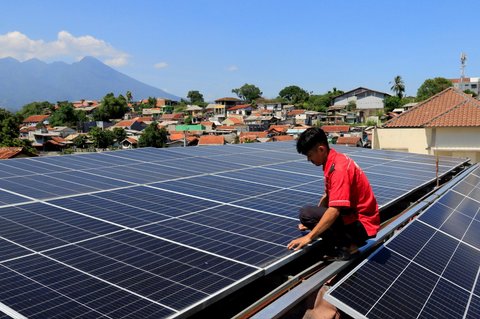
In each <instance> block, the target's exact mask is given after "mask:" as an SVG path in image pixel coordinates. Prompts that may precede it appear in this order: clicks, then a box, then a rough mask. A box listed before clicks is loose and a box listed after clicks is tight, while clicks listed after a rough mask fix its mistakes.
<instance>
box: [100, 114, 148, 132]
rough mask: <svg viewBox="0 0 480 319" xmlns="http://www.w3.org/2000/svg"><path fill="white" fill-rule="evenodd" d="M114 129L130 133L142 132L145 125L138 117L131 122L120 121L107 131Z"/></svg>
mask: <svg viewBox="0 0 480 319" xmlns="http://www.w3.org/2000/svg"><path fill="white" fill-rule="evenodd" d="M115 127H121V128H123V129H125V130H131V131H143V130H144V129H145V128H146V127H147V124H146V123H144V122H143V121H141V120H140V119H139V118H138V117H136V118H134V119H131V120H123V121H120V122H118V123H116V124H115V125H113V126H111V127H110V128H109V129H110V130H113V129H114V128H115Z"/></svg>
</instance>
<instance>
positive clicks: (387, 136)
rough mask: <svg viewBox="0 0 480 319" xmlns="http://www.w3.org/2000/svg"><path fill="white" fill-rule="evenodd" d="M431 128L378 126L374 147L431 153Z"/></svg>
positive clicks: (373, 139) (374, 134) (375, 131)
mask: <svg viewBox="0 0 480 319" xmlns="http://www.w3.org/2000/svg"><path fill="white" fill-rule="evenodd" d="M431 132H432V130H431V129H424V128H377V129H375V130H374V132H373V136H372V148H373V149H380V150H395V151H403V152H409V153H417V154H429V149H428V147H429V145H430V141H431V137H432V136H431V135H432V134H431Z"/></svg>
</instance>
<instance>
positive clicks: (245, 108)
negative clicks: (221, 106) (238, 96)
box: [227, 104, 253, 116]
mask: <svg viewBox="0 0 480 319" xmlns="http://www.w3.org/2000/svg"><path fill="white" fill-rule="evenodd" d="M252 110H253V107H252V105H251V104H238V105H235V106H232V107H230V108H228V109H227V116H231V115H242V116H249V115H250V114H252Z"/></svg>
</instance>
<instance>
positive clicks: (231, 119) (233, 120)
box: [225, 117, 243, 125]
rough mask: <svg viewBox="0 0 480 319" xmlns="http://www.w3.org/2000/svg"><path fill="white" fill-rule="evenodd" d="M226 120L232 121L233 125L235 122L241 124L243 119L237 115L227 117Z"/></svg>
mask: <svg viewBox="0 0 480 319" xmlns="http://www.w3.org/2000/svg"><path fill="white" fill-rule="evenodd" d="M227 120H228V121H230V122H232V123H233V124H234V125H235V124H243V119H241V118H238V117H228V118H227V119H226V120H225V121H227Z"/></svg>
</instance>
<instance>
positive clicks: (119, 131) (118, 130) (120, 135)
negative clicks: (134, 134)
mask: <svg viewBox="0 0 480 319" xmlns="http://www.w3.org/2000/svg"><path fill="white" fill-rule="evenodd" d="M112 132H113V136H114V138H115V140H116V141H117V143H120V142H121V141H123V140H124V139H125V138H127V132H126V131H125V129H124V128H123V127H115V128H113V131H112Z"/></svg>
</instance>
